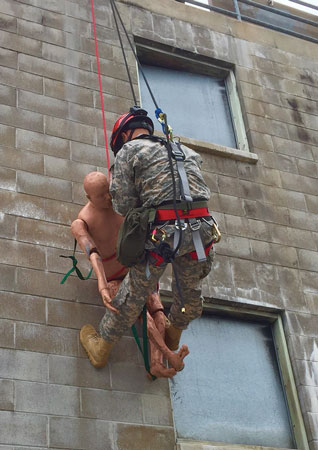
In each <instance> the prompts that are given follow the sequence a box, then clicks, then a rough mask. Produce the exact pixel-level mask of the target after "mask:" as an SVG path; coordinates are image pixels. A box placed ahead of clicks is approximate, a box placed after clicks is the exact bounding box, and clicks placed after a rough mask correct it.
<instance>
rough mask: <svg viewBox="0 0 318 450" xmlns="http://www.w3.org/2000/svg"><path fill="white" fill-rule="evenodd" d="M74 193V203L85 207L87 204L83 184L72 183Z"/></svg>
mask: <svg viewBox="0 0 318 450" xmlns="http://www.w3.org/2000/svg"><path fill="white" fill-rule="evenodd" d="M72 192H73V195H72V199H73V202H74V203H78V204H79V205H85V204H86V203H87V197H86V194H85V191H84V189H83V183H72Z"/></svg>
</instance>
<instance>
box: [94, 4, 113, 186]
mask: <svg viewBox="0 0 318 450" xmlns="http://www.w3.org/2000/svg"><path fill="white" fill-rule="evenodd" d="M91 9H92V18H93V29H94V40H95V52H96V63H97V73H98V83H99V93H100V103H101V108H102V118H103V127H104V140H105V149H106V159H107V169H108V179H109V180H110V160H109V150H108V142H107V131H106V119H105V109H104V100H103V89H102V78H101V74H100V65H99V54H98V44H97V34H96V23H95V14H94V2H93V0H91Z"/></svg>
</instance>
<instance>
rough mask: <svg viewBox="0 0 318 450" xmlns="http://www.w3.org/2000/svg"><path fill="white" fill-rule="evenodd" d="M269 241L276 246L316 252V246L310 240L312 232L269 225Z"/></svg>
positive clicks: (311, 239)
mask: <svg viewBox="0 0 318 450" xmlns="http://www.w3.org/2000/svg"><path fill="white" fill-rule="evenodd" d="M269 229H270V235H271V239H270V240H271V241H272V242H275V243H277V244H284V245H287V246H294V247H299V248H303V249H307V250H316V249H317V246H316V243H315V241H314V240H313V238H312V232H310V231H305V230H299V229H296V228H291V227H281V226H278V225H269Z"/></svg>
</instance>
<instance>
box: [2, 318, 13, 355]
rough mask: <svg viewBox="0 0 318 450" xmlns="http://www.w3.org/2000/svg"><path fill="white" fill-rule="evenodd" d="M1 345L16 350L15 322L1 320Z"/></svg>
mask: <svg viewBox="0 0 318 450" xmlns="http://www.w3.org/2000/svg"><path fill="white" fill-rule="evenodd" d="M0 345H1V347H6V348H14V322H12V321H10V320H4V319H0Z"/></svg>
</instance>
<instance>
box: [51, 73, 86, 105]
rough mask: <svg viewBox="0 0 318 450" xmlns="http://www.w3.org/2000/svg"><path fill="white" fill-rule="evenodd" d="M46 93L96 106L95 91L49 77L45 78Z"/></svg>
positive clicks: (54, 96)
mask: <svg viewBox="0 0 318 450" xmlns="http://www.w3.org/2000/svg"><path fill="white" fill-rule="evenodd" d="M44 94H45V95H47V96H49V97H53V98H59V99H61V100H67V101H70V102H74V103H78V104H80V105H86V106H94V99H93V94H94V91H92V90H91V89H85V88H83V87H79V86H76V85H73V84H67V83H63V82H60V81H56V80H50V79H49V78H44Z"/></svg>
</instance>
